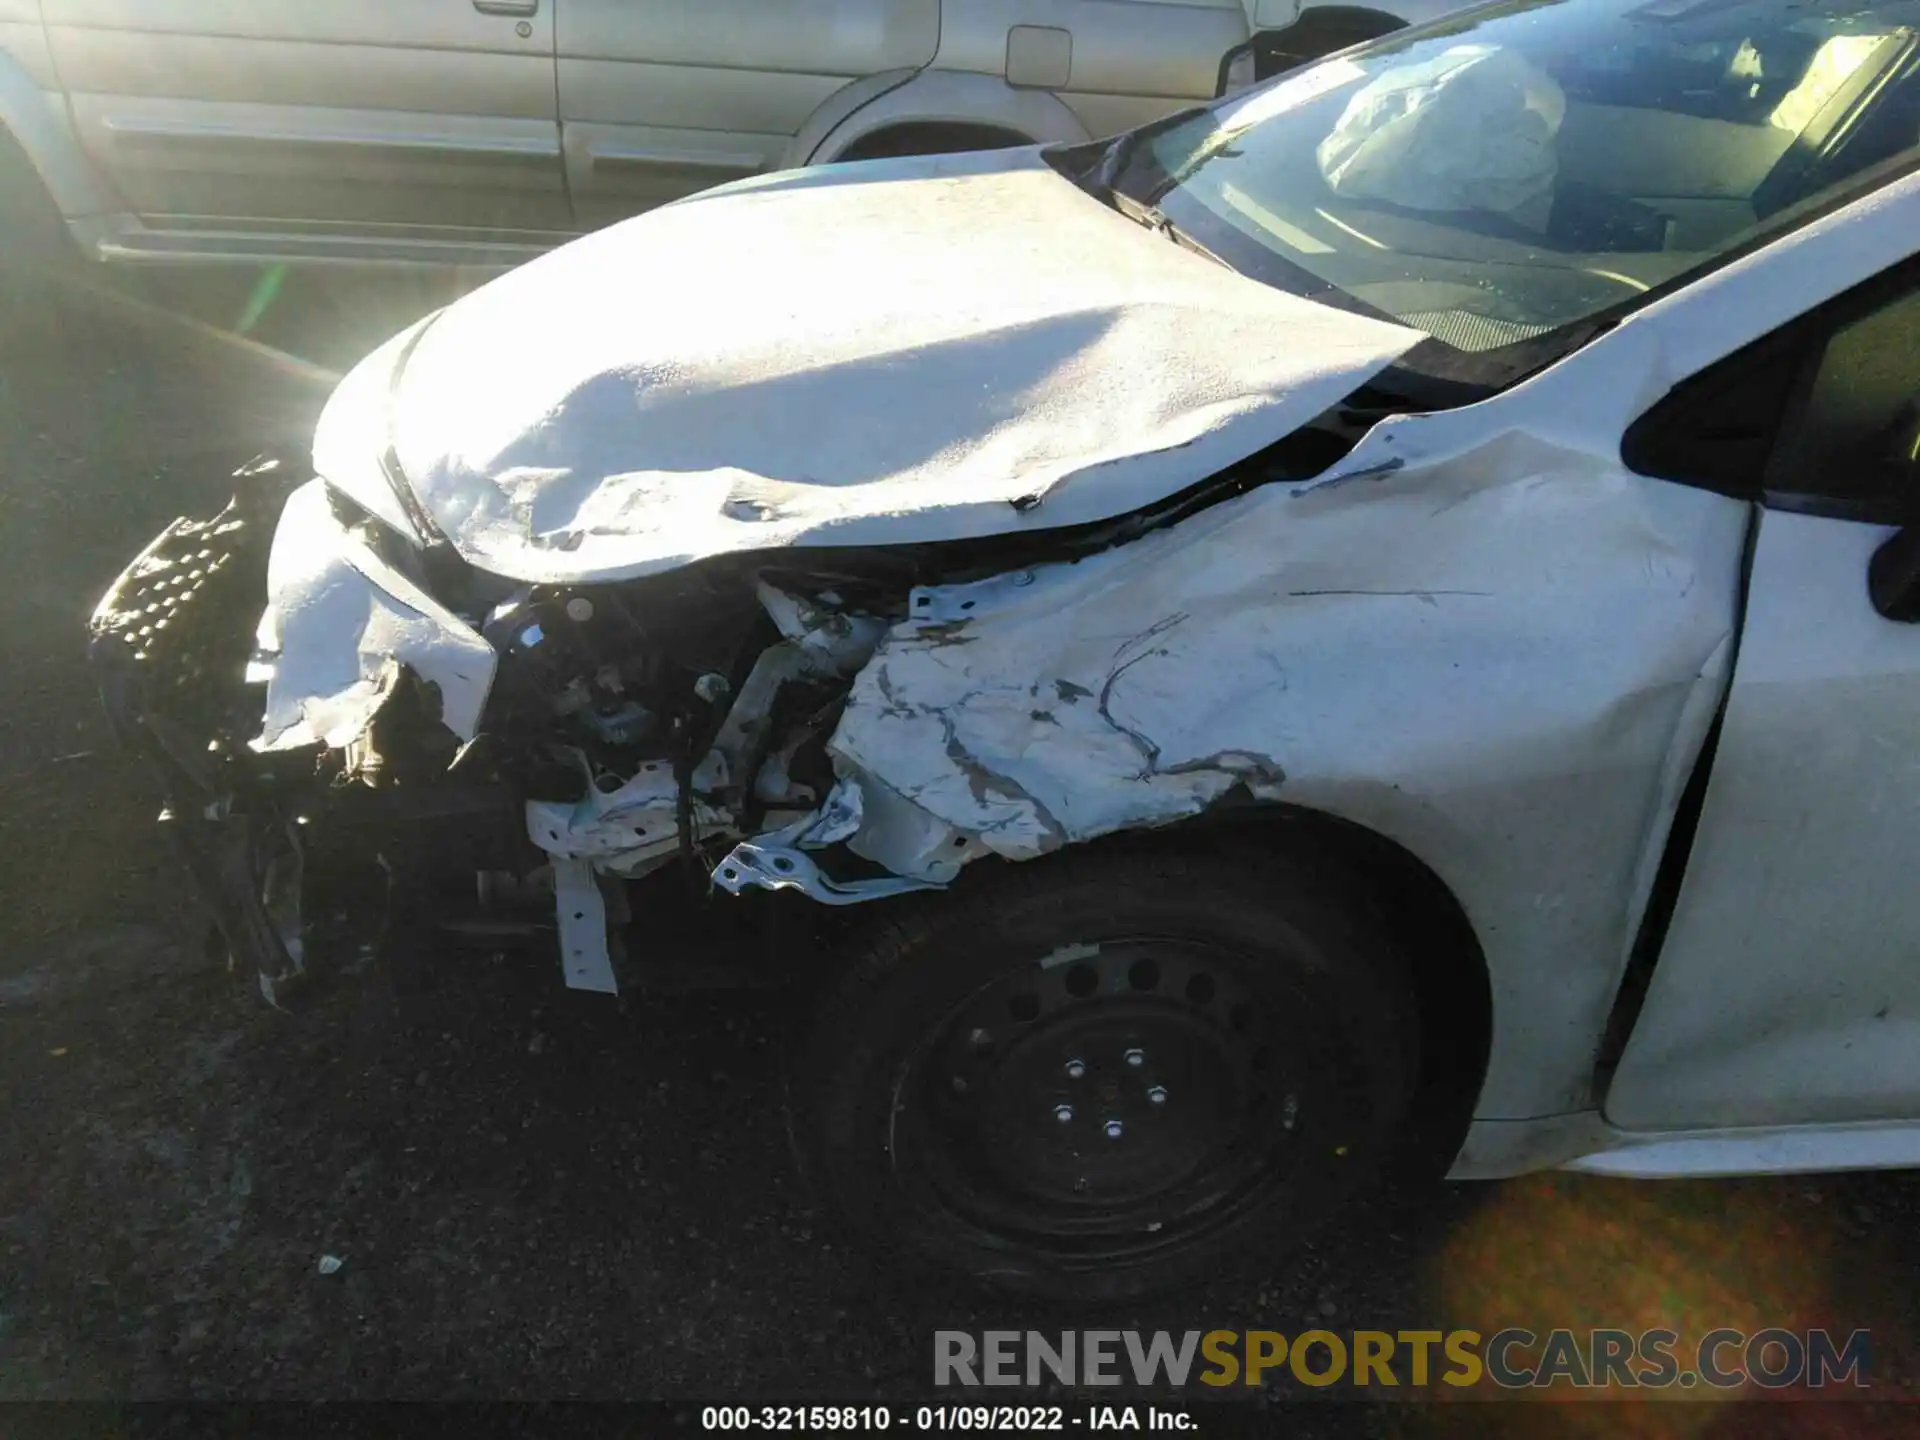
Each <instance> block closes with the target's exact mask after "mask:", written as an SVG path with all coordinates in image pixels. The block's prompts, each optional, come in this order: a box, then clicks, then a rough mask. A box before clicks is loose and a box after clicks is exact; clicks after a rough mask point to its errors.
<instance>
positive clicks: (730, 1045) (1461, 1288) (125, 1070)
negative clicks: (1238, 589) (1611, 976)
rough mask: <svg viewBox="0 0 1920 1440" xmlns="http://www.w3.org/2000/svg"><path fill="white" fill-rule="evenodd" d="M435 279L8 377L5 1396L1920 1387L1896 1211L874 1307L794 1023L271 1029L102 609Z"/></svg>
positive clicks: (133, 343) (241, 317)
mask: <svg viewBox="0 0 1920 1440" xmlns="http://www.w3.org/2000/svg"><path fill="white" fill-rule="evenodd" d="M462 283H464V277H457V276H456V277H402V278H400V279H397V280H387V281H383V282H378V283H376V282H373V281H369V280H366V279H364V278H361V277H353V276H350V275H341V274H333V275H298V274H296V275H292V276H283V277H280V278H279V279H278V280H275V279H274V277H271V276H261V275H223V276H186V277H179V276H175V277H158V278H157V279H152V280H150V281H148V282H146V283H145V284H144V285H143V286H142V288H141V290H140V292H139V293H140V297H141V298H139V299H138V300H137V302H129V301H127V300H124V299H118V300H115V301H113V302H112V303H102V302H98V301H89V302H84V303H83V302H82V301H80V300H76V301H75V302H74V303H73V304H72V306H71V307H70V314H69V315H68V316H67V319H66V321H65V323H63V325H62V326H61V329H60V333H59V334H58V335H57V336H55V337H53V338H51V339H49V340H47V341H46V342H44V343H36V344H34V345H32V346H30V347H26V348H24V349H22V348H19V347H14V348H10V349H9V350H8V352H7V353H5V354H4V355H0V581H3V582H4V583H3V584H0V676H4V677H5V679H4V683H3V684H0V1399H56V1398H118V1399H127V1398H151V1399H179V1398H218V1399H264V1398H294V1399H298V1398H333V1399H340V1398H361V1399H365V1398H410V1399H449V1398H518V1399H531V1398H561V1397H580V1398H595V1399H615V1398H667V1399H675V1400H705V1401H713V1400H751V1399H759V1398H768V1397H785V1398H808V1399H815V1400H821V1401H853V1400H859V1399H863V1398H869V1397H885V1398H891V1399H895V1400H915V1399H925V1398H927V1396H928V1392H929V1386H930V1381H931V1356H932V1341H931V1336H932V1331H933V1330H934V1329H935V1328H936V1327H941V1328H964V1329H972V1330H976V1331H977V1330H980V1329H985V1328H1013V1327H1017V1326H1020V1325H1023V1324H1026V1323H1030V1322H1035V1321H1036V1319H1037V1323H1039V1324H1040V1325H1042V1326H1043V1327H1046V1328H1052V1329H1058V1328H1062V1327H1063V1326H1076V1327H1084V1326H1090V1325H1094V1324H1101V1323H1104V1324H1111V1325H1113V1326H1116V1327H1119V1326H1128V1325H1137V1326H1140V1327H1143V1328H1149V1329H1151V1328H1165V1329H1175V1330H1185V1329H1191V1328H1200V1329H1209V1328H1214V1327H1229V1328H1237V1329H1247V1328H1272V1329H1278V1330H1283V1331H1288V1332H1295V1331H1298V1330H1301V1329H1304V1328H1309V1327H1319V1328H1327V1329H1333V1330H1336V1331H1348V1330H1353V1329H1380V1330H1389V1331H1393V1330H1401V1329H1440V1330H1445V1329H1450V1328H1456V1327H1470V1328H1473V1329H1477V1330H1480V1331H1483V1332H1489V1333H1490V1332H1491V1331H1493V1330H1496V1329H1499V1328H1501V1327H1503V1326H1509V1325H1520V1326H1527V1327H1529V1328H1534V1329H1536V1330H1540V1331H1545V1330H1547V1329H1550V1328H1552V1327H1554V1326H1556V1325H1568V1326H1579V1327H1586V1326H1596V1325H1607V1326H1621V1327H1625V1328H1630V1329H1638V1328H1642V1327H1645V1326H1650V1325H1655V1324H1659V1323H1662V1322H1667V1323H1672V1324H1674V1325H1675V1326H1676V1328H1684V1329H1691V1330H1693V1331H1695V1332H1703V1331H1705V1330H1707V1329H1711V1328H1714V1327H1715V1326H1721V1325H1726V1326H1734V1327H1738V1328H1742V1329H1747V1330H1756V1329H1759V1328H1762V1327H1764V1326H1768V1325H1780V1326H1786V1327H1790V1328H1794V1327H1797V1328H1804V1327H1807V1326H1814V1325H1827V1326H1831V1327H1834V1328H1836V1329H1839V1330H1842V1331H1846V1330H1852V1329H1855V1328H1859V1327H1867V1328H1870V1329H1871V1330H1872V1332H1873V1336H1874V1341H1873V1346H1874V1349H1873V1354H1874V1361H1873V1379H1874V1383H1875V1385H1876V1387H1878V1393H1881V1394H1893V1395H1905V1396H1907V1397H1909V1398H1913V1397H1915V1396H1920V1391H1917V1390H1915V1389H1914V1385H1915V1382H1916V1380H1920V1358H1917V1356H1920V1352H1917V1351H1916V1347H1915V1344H1914V1337H1915V1335H1916V1334H1917V1333H1920V1296H1917V1295H1916V1279H1917V1278H1920V1225H1916V1218H1917V1217H1920V1175H1907V1174H1890V1175H1857V1176H1838V1177H1825V1178H1817V1179H1809V1178H1787V1179H1778V1180H1747V1181H1730V1182H1702V1183H1660V1184H1640V1183H1633V1182H1624V1181H1605V1180H1597V1179H1583V1178H1580V1177H1575V1176H1567V1175H1549V1176H1542V1177H1530V1178H1526V1179H1521V1180H1516V1181H1512V1182H1508V1183H1503V1184H1492V1185H1478V1186H1449V1187H1433V1188H1428V1187H1421V1188H1419V1189H1417V1190H1416V1191H1414V1192H1412V1193H1397V1194H1393V1195H1389V1196H1386V1197H1383V1198H1382V1199H1380V1200H1378V1201H1375V1202H1371V1203H1369V1204H1368V1205H1366V1206H1364V1207H1361V1208H1357V1209H1356V1210H1355V1211H1354V1212H1353V1213H1352V1214H1351V1215H1349V1216H1347V1217H1345V1218H1344V1219H1343V1220H1342V1221H1341V1223H1340V1224H1338V1225H1337V1226H1335V1227H1334V1228H1333V1229H1332V1230H1330V1231H1329V1232H1327V1233H1325V1234H1323V1235H1321V1236H1319V1237H1317V1238H1315V1239H1314V1240H1312V1241H1311V1242H1309V1243H1308V1244H1307V1245H1306V1246H1305V1248H1304V1249H1302V1250H1301V1251H1299V1252H1297V1253H1296V1254H1295V1255H1294V1256H1293V1257H1292V1258H1291V1259H1290V1260H1289V1261H1287V1262H1285V1263H1284V1264H1281V1265H1277V1266H1274V1267H1271V1268H1267V1269H1249V1270H1248V1271H1247V1272H1246V1273H1241V1274H1236V1275H1232V1276H1228V1277H1223V1278H1222V1279H1221V1281H1220V1282H1219V1283H1218V1284H1217V1285H1215V1286H1213V1287H1211V1288H1210V1289H1208V1290H1206V1291H1204V1292H1201V1293H1198V1294H1193V1295H1188V1296H1183V1297H1180V1298H1178V1299H1175V1300H1170V1301H1166V1302H1161V1303H1158V1304H1155V1305H1151V1306H1142V1307H1136V1308H1135V1309H1133V1310H1130V1311H1128V1312H1127V1313H1125V1314H1121V1315H1111V1314H1107V1315H1099V1316H1094V1315H1087V1316H1079V1315H1074V1316H1061V1315H1058V1314H1051V1315H1043V1316H1040V1317H1033V1316H1029V1315H1026V1314H1022V1313H1020V1312H1019V1311H1018V1309H1017V1307H1013V1306H1010V1305H1008V1304H1004V1303H1001V1302H997V1301H993V1300H983V1299H982V1298H980V1297H979V1296H977V1295H973V1294H969V1293H959V1292H955V1293H951V1294H941V1293H928V1292H926V1291H924V1290H919V1291H914V1292H911V1293H909V1292H905V1291H902V1290H900V1289H899V1288H897V1287H895V1286H893V1285H891V1284H890V1283H889V1282H888V1281H887V1280H886V1279H885V1278H884V1277H881V1276H878V1275H876V1274H874V1273H873V1272H872V1271H871V1270H870V1269H869V1268H868V1267H867V1266H866V1265H865V1263H864V1262H863V1261H862V1260H861V1258H860V1257H859V1255H858V1254H857V1253H856V1252H855V1251H854V1250H852V1249H851V1248H849V1246H848V1244H847V1242H846V1239H845V1237H842V1236H841V1235H839V1234H838V1233H836V1232H835V1231H834V1230H833V1229H832V1227H831V1226H830V1225H829V1224H828V1223H827V1222H826V1221H825V1219H824V1218H823V1217H821V1216H820V1215H818V1214H816V1213H815V1212H814V1210H813V1208H812V1207H811V1205H810V1203H809V1200H808V1197H807V1195H806V1194H805V1193H804V1191H803V1189H802V1187H801V1186H800V1184H799V1182H798V1180H797V1179H796V1177H795V1175H794V1173H793V1170H792V1167H791V1165H790V1162H789V1159H788V1152H787V1146H786V1139H785V1115H784V1106H783V1092H782V1085H781V1055H782V1046H783V1041H784V1038H785V1036H786V1034H787V1033H788V1030H789V1028H790V1025H791V1021H792V1018H793V1017H792V1016H791V1015H790V1014H789V1013H788V1010H789V1007H788V1005H787V1004H786V1003H785V1002H783V1001H782V1000H780V999H779V998H778V997H777V996H776V997H774V998H771V999H767V998H763V999H758V1000H755V1001H752V1002H751V1003H748V1002H742V1001H735V1000H715V999H706V1000H674V1001H661V1002H655V1003H648V1004H644V1005H633V1006H630V1007H628V1008H627V1009H626V1010H625V1011H622V1010H621V1009H619V1008H618V1007H616V1006H614V1005H612V1004H611V1003H609V1002H606V1001H604V1000H602V999H599V998H597V997H584V996H578V997H575V996H566V995H564V994H562V995H555V994H553V993H552V991H551V989H550V987H549V988H542V987H540V986H535V985H530V984H529V982H528V980H527V977H525V976H524V975H521V974H519V973H517V972H516V970H515V968H514V966H513V965H512V964H511V963H510V962H501V961H496V960H491V959H488V958H487V957H485V956H478V957H476V958H473V959H472V960H470V961H467V962H464V964H465V968H464V969H462V970H461V971H459V972H457V973H456V975H455V976H454V978H453V981H452V983H450V984H447V985H444V986H443V987H442V989H441V990H440V991H439V992H438V993H437V994H435V995H434V996H432V997H429V998H428V1000H427V1001H424V1002H419V1001H413V1002H407V1003H404V1004H403V1003H400V1002H399V1001H397V1000H396V999H395V997H394V996H393V994H392V993H391V992H390V990H389V989H388V988H387V987H386V986H385V985H384V984H383V983H382V982H381V980H380V977H378V976H377V975H373V976H368V977H366V978H365V979H364V981H362V982H360V983H355V984H351V985H348V986H345V987H343V988H342V989H341V990H340V991H339V992H338V993H336V994H334V995H332V996H330V997H329V998H328V999H327V1001H326V1002H325V1004H323V1005H322V1007H321V1008H320V1009H319V1011H318V1012H317V1013H315V1014H312V1015H307V1016H303V1017H301V1018H298V1019H293V1018H289V1017H287V1016H284V1015H280V1014H277V1013H274V1012H272V1011H270V1010H268V1009H267V1008H266V1007H265V1006H264V1005H263V1004H262V1003H261V1002H260V1000H259V998H258V996H257V994H256V993H255V991H254V990H253V988H252V987H251V986H250V985H249V984H247V983H245V981H244V979H243V978H241V977H236V976H232V975H229V974H228V973H227V972H226V971H225V969H224V968H223V967H222V966H221V965H220V964H219V963H217V962H215V961H213V960H211V959H209V958H208V955H207V953H206V951H205V949H204V948H203V947H202V945H201V944H200V943H199V942H198V939H197V930H196V925H195V922H194V916H193V911H192V909H191V906H190V904H189V902H188V899H187V896H186V894H185V892H184V885H183V877H182V875H181V874H180V872H178V871H177V870H176V869H175V867H174V865H173V863H172V861H171V860H170V859H169V858H168V857H167V856H166V854H165V853H164V852H163V851H162V850H161V848H160V846H159V843H158V840H157V837H156V835H155V833H154V829H153V826H152V824H151V820H152V812H153V808H154V807H153V801H152V797H151V796H150V795H149V794H148V793H147V792H146V791H145V790H144V789H143V788H142V787H141V786H140V785H139V784H138V783H137V780H136V777H135V776H134V775H133V774H132V773H131V772H130V771H129V770H128V769H127V767H126V766H124V765H123V764H122V762H121V760H120V759H119V757H118V756H117V755H116V754H115V753H114V750H113V745H112V742H111V739H110V737H109V735H108V733H107V731H106V728H105V725H104V722H103V720H102V718H101V715H100V713H99V710H98V708H97V705H96V703H95V701H94V697H93V694H92V691H91V688H90V686H89V682H88V678H87V675H86V672H85V667H84V663H83V650H84V627H85V622H86V617H87V615H88V613H89V611H90V610H91V608H92V606H93V603H94V601H95V600H96V599H97V598H98V596H99V594H100V593H101V591H102V590H103V588H104V587H105V585H106V584H107V583H108V581H109V580H110V579H111V578H112V577H113V575H114V574H115V573H116V572H117V571H118V569H119V568H120V566H121V565H122V564H124V563H125V561H126V560H127V559H128V558H129V557H130V556H131V555H132V554H133V552H134V551H135V550H136V549H137V548H138V547H139V546H140V545H141V544H143V543H144V542H145V541H146V540H147V539H148V538H149V537H150V536H151V535H152V533H153V532H154V531H156V530H157V529H158V528H159V527H160V526H161V525H163V524H164V523H165V522H166V521H167V520H169V519H170V518H172V517H173V516H174V515H176V514H179V513H183V512H185V513H211V511H212V510H213V509H215V508H217V507H218V506H219V504H220V503H221V502H222V501H223V500H224V499H225V496H226V493H227V484H226V478H225V477H226V476H227V474H228V473H229V472H230V471H231V469H232V468H233V466H234V465H235V464H237V463H238V462H240V461H242V460H244V459H246V458H247V457H248V456H249V455H250V454H252V453H253V452H254V451H256V450H258V449H260V448H262V447H263V446H264V445H266V444H269V443H272V442H285V441H292V442H294V443H296V444H297V443H299V442H300V441H301V440H302V438H303V437H304V434H305V432H306V430H307V428H308V427H309V426H310V425H311V422H312V418H313V416H314V414H315V413H316V411H317V408H318V405H319V402H320V400H321V399H322V398H324V394H325V378H326V374H327V372H329V371H331V370H336V369H338V368H340V367H341V366H342V365H344V363H345V362H346V361H347V360H349V359H350V358H351V357H352V356H353V355H354V354H355V353H357V352H358V351H359V350H360V349H361V348H364V347H365V346H367V345H369V344H371V343H372V342H374V341H377V340H378V339H380V338H383V336H384V335H385V334H386V333H388V332H390V331H391V330H393V329H397V328H398V327H399V326H400V325H402V324H404V323H405V322H406V321H407V320H409V319H411V318H413V316H414V315H416V314H418V313H421V312H423V311H424V310H425V309H427V308H429V307H430V306H432V305H434V304H438V303H440V302H441V301H443V300H444V299H446V298H448V297H449V296H450V295H451V294H452V293H453V292H454V291H455V290H457V289H458V287H459V286H460V284H462ZM243 325H244V327H245V328H246V329H247V330H248V332H249V335H248V337H247V338H240V337H237V336H235V335H234V334H232V333H231V332H233V331H234V330H235V329H237V328H240V327H241V326H243ZM288 355H291V356H296V357H298V359H297V360H292V359H288V358H286V357H287V356H288ZM323 1262H324V1263H323ZM1308 1393H1309V1392H1306V1391H1304V1390H1302V1389H1300V1388H1299V1387H1297V1386H1295V1387H1294V1388H1293V1389H1291V1390H1285V1391H1281V1390H1276V1391H1274V1392H1271V1393H1268V1394H1265V1395H1256V1396H1254V1397H1251V1398H1249V1399H1247V1401H1246V1406H1247V1413H1248V1414H1258V1413H1264V1412H1262V1411H1261V1409H1260V1407H1261V1406H1263V1405H1266V1404H1271V1403H1273V1402H1274V1401H1276V1400H1297V1399H1299V1398H1301V1397H1302V1396H1305V1395H1307V1394H1308ZM1353 1393H1354V1392H1352V1391H1343V1392H1342V1393H1341V1396H1340V1397H1339V1398H1338V1399H1337V1400H1336V1401H1335V1402H1333V1403H1329V1404H1326V1405H1320V1406H1316V1407H1313V1408H1312V1409H1310V1410H1309V1411H1307V1412H1305V1413H1304V1414H1293V1415H1290V1417H1289V1420H1288V1433H1303V1434H1359V1433H1365V1434H1413V1433H1438V1432H1445V1433H1458V1434H1484V1433H1489V1432H1490V1431H1492V1430H1495V1429H1501V1428H1504V1429H1507V1430H1509V1431H1511V1432H1513V1433H1521V1432H1524V1433H1540V1427H1541V1426H1542V1424H1543V1423H1544V1418H1546V1417H1550V1418H1551V1421H1552V1426H1551V1432H1552V1433H1558V1434H1576V1435H1582V1434H1595V1435H1612V1434H1617V1433H1630V1434H1668V1433H1675V1434H1685V1435H1689V1436H1707V1435H1716V1436H1717V1435H1728V1436H1734V1435H1738V1436H1745V1435H1755V1434H1793V1435H1798V1434H1808V1435H1815V1434H1817V1435H1849V1436H1851V1435H1869V1434H1877V1433H1888V1434H1891V1433H1895V1429H1894V1428H1885V1427H1887V1426H1896V1428H1897V1425H1896V1421H1895V1420H1892V1419H1889V1418H1888V1415H1889V1414H1894V1415H1896V1416H1899V1415H1913V1414H1916V1413H1920V1407H1917V1406H1908V1407H1904V1408H1903V1409H1902V1410H1901V1411H1898V1412H1883V1411H1878V1410H1867V1409H1863V1408H1859V1407H1849V1408H1848V1409H1847V1410H1846V1411H1845V1414H1844V1416H1842V1417H1841V1418H1834V1416H1835V1414H1836V1412H1832V1411H1828V1410H1826V1409H1824V1408H1817V1407H1810V1406H1781V1407H1774V1408H1773V1409H1771V1410H1770V1411H1769V1412H1767V1414H1766V1415H1765V1416H1764V1417H1758V1418H1756V1416H1755V1414H1754V1412H1751V1411H1744V1410H1743V1411H1727V1410H1725V1409H1724V1407H1717V1406H1715V1405H1713V1404H1706V1405H1700V1404H1688V1405H1675V1406H1653V1407H1648V1408H1646V1409H1645V1410H1644V1411H1642V1410H1636V1411H1634V1412H1631V1414H1630V1415H1629V1413H1628V1412H1623V1411H1621V1410H1619V1409H1618V1408H1615V1407H1580V1406H1570V1407H1569V1406H1553V1407H1547V1406H1541V1405H1531V1406H1529V1405H1505V1406H1484V1405H1470V1406H1440V1407H1432V1408H1422V1409H1419V1410H1417V1411H1416V1410H1415V1409H1414V1408H1413V1407H1407V1406H1395V1405H1391V1404H1387V1405H1357V1404H1354V1403H1340V1401H1342V1400H1344V1401H1348V1402H1351V1400H1352V1397H1353ZM1629 1420H1630V1422H1631V1423H1629ZM1900 1423H1904V1422H1900ZM1900 1433H1906V1432H1905V1431H1904V1430H1902V1431H1900Z"/></svg>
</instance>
